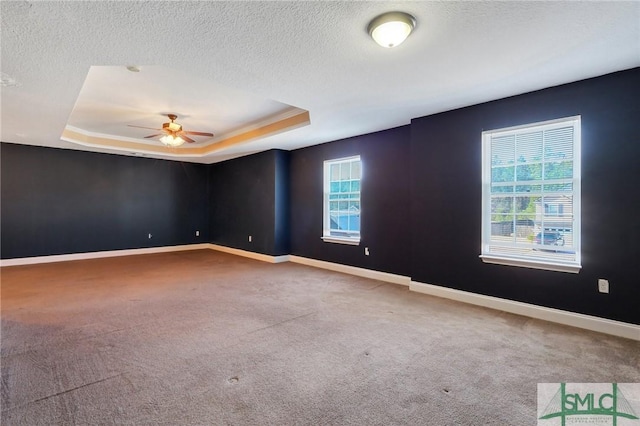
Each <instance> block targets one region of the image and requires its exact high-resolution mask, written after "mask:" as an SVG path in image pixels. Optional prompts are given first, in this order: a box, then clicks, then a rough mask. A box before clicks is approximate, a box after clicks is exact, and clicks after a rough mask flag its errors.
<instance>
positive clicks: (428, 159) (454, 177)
mask: <svg viewBox="0 0 640 426" xmlns="http://www.w3.org/2000/svg"><path fill="white" fill-rule="evenodd" d="M574 115H581V116H582V265H583V268H582V270H581V272H580V273H579V274H569V273H560V272H549V271H540V270H533V269H526V268H517V267H508V266H499V265H490V264H484V263H483V262H482V261H481V260H480V259H479V258H478V255H479V254H480V232H481V192H482V189H481V133H482V131H483V130H490V129H496V128H502V127H507V126H515V125H520V124H526V123H532V122H537V121H543V120H551V119H556V118H561V117H569V116H574ZM410 158H411V170H412V176H411V179H410V182H411V202H410V203H409V204H410V205H411V224H412V227H411V228H412V233H411V234H412V236H413V243H412V251H411V266H410V271H411V273H410V275H411V277H412V278H413V280H415V281H419V282H424V283H430V284H436V285H442V286H446V287H452V288H456V289H461V290H466V291H471V292H474V293H480V294H486V295H492V296H497V297H502V298H506V299H512V300H519V301H524V302H529V303H533V304H536V305H542V306H548V307H554V308H559V309H564V310H568V311H573V312H581V313H586V314H591V315H596V316H601V317H606V318H611V319H617V320H622V321H627V322H632V323H636V324H640V279H639V276H640V268H639V266H638V265H639V264H640V256H639V254H640V250H639V249H638V242H639V241H640V220H639V218H640V216H639V214H638V212H639V211H640V190H638V185H639V184H640V69H638V68H636V69H633V70H629V71H626V72H620V73H615V74H611V75H608V76H603V77H599V78H595V79H590V80H585V81H581V82H577V83H573V84H567V85H563V86H559V87H554V88H550V89H546V90H542V91H538V92H534V93H529V94H525V95H521V96H516V97H512V98H507V99H503V100H498V101H494V102H490V103H486V104H482V105H476V106H472V107H469V108H464V109H459V110H456V111H450V112H446V113H442V114H437V115H433V116H429V117H424V118H419V119H416V120H413V121H412V123H411V156H410ZM598 278H607V279H609V280H610V283H611V293H610V294H601V293H598V291H597V280H598Z"/></svg>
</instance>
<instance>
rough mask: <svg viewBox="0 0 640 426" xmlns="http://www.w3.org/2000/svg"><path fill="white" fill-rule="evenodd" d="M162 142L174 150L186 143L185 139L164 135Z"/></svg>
mask: <svg viewBox="0 0 640 426" xmlns="http://www.w3.org/2000/svg"><path fill="white" fill-rule="evenodd" d="M160 142H162V143H163V144H165V145H166V146H170V147H172V148H174V147H177V146H180V145H182V144H183V143H184V139H182V138H181V137H180V136H173V135H164V136H163V137H161V138H160Z"/></svg>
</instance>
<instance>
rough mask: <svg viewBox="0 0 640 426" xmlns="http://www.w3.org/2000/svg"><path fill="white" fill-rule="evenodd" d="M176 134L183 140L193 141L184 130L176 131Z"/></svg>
mask: <svg viewBox="0 0 640 426" xmlns="http://www.w3.org/2000/svg"><path fill="white" fill-rule="evenodd" d="M178 136H180V137H181V138H182V139H184V140H185V141H187V142H189V143H194V142H195V141H194V140H193V139H191V138H190V137H189V136H187V135H185V134H184V132H178Z"/></svg>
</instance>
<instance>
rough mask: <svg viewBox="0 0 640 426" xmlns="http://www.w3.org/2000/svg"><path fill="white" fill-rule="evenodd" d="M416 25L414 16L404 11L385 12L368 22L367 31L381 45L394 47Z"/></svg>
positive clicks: (403, 39)
mask: <svg viewBox="0 0 640 426" xmlns="http://www.w3.org/2000/svg"><path fill="white" fill-rule="evenodd" d="M415 26H416V18H414V17H413V16H411V15H409V14H408V13H404V12H387V13H383V14H382V15H380V16H377V17H376V18H374V19H373V21H371V22H370V23H369V26H368V27H367V31H368V32H369V35H370V36H371V38H373V39H374V40H375V42H376V43H378V44H379V45H380V46H382V47H396V46H397V45H399V44H400V43H402V42H403V41H405V40H406V38H407V37H409V34H411V31H413V29H414V28H415Z"/></svg>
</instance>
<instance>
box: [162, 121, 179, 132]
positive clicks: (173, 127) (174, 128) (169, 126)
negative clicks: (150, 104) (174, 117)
mask: <svg viewBox="0 0 640 426" xmlns="http://www.w3.org/2000/svg"><path fill="white" fill-rule="evenodd" d="M162 130H168V131H170V132H179V131H180V130H182V125H180V124H177V123H174V122H173V121H172V122H171V123H162Z"/></svg>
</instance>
